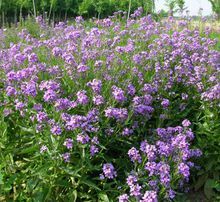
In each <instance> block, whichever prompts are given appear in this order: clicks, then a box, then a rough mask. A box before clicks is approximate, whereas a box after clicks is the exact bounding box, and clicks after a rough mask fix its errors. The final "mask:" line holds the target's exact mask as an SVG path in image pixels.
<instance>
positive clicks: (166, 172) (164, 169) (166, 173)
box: [157, 162, 170, 187]
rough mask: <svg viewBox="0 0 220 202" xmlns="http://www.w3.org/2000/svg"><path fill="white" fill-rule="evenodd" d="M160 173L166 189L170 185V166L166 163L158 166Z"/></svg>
mask: <svg viewBox="0 0 220 202" xmlns="http://www.w3.org/2000/svg"><path fill="white" fill-rule="evenodd" d="M157 165H158V170H159V173H160V181H161V184H163V185H164V186H166V187H169V185H170V166H169V165H168V164H166V163H164V162H160V163H158V164H157Z"/></svg>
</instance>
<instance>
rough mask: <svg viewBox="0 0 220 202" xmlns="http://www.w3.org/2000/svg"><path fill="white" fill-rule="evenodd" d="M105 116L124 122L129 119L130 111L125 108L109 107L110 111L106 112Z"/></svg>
mask: <svg viewBox="0 0 220 202" xmlns="http://www.w3.org/2000/svg"><path fill="white" fill-rule="evenodd" d="M105 116H106V117H109V118H115V119H118V120H122V121H123V120H125V119H127V117H128V111H127V109H125V108H113V107H109V108H108V109H106V110H105Z"/></svg>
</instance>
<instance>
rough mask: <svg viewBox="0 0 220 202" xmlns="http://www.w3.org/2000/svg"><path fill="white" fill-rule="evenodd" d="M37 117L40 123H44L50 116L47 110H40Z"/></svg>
mask: <svg viewBox="0 0 220 202" xmlns="http://www.w3.org/2000/svg"><path fill="white" fill-rule="evenodd" d="M36 118H37V121H38V122H39V123H43V122H45V121H47V120H48V116H47V114H46V113H45V112H39V113H38V114H37V116H36Z"/></svg>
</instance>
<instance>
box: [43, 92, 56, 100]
mask: <svg viewBox="0 0 220 202" xmlns="http://www.w3.org/2000/svg"><path fill="white" fill-rule="evenodd" d="M56 99H57V94H56V92H55V91H53V90H47V91H46V92H45V93H44V100H45V102H52V101H55V100H56Z"/></svg>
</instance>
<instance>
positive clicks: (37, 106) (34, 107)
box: [33, 104, 43, 111]
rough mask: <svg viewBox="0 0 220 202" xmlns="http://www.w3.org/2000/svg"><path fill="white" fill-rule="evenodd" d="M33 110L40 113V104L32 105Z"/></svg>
mask: <svg viewBox="0 0 220 202" xmlns="http://www.w3.org/2000/svg"><path fill="white" fill-rule="evenodd" d="M33 109H34V110H36V111H41V110H42V109H43V106H42V104H34V106H33Z"/></svg>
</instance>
